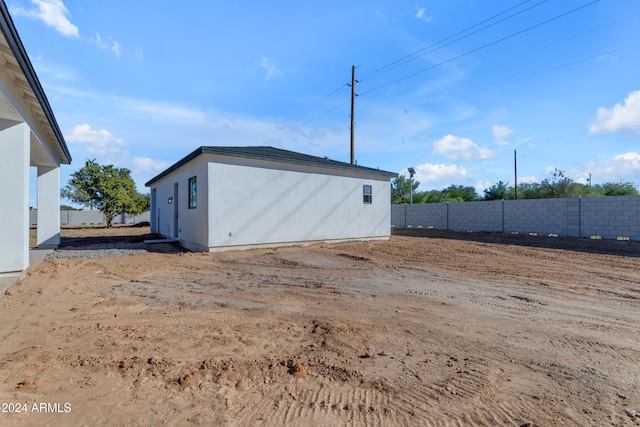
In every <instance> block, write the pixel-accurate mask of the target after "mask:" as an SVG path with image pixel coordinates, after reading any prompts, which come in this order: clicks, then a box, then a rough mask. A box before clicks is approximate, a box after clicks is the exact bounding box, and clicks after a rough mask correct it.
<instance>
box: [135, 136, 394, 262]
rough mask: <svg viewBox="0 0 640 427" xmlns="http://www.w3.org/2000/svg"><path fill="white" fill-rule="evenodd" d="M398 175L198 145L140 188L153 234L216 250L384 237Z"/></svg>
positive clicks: (268, 150)
mask: <svg viewBox="0 0 640 427" xmlns="http://www.w3.org/2000/svg"><path fill="white" fill-rule="evenodd" d="M395 176H397V174H395V173H392V172H385V171H382V170H378V169H373V168H367V167H362V166H356V165H351V164H348V163H343V162H338V161H335V160H329V159H326V158H322V157H315V156H309V155H306V154H300V153H296V152H292V151H287V150H281V149H278V148H273V147H200V148H198V149H197V150H195V151H194V152H192V153H191V154H189V155H188V156H186V157H185V158H183V159H182V160H180V161H179V162H177V163H176V164H174V165H173V166H171V167H170V168H168V169H167V170H165V171H164V172H162V173H161V174H159V175H158V176H156V177H155V178H153V179H151V180H150V181H149V182H147V183H146V184H145V185H146V186H147V187H150V188H151V231H152V232H156V233H159V234H161V235H164V236H167V237H170V238H176V239H179V240H180V242H181V244H182V245H183V246H184V247H185V248H187V249H190V250H194V251H217V250H227V249H242V248H252V247H265V246H277V245H287V244H293V243H310V242H317V241H341V240H350V239H356V240H365V239H388V238H389V235H390V234H391V195H390V191H391V189H390V185H389V184H390V182H389V180H390V179H391V178H393V177H395Z"/></svg>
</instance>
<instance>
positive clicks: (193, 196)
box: [189, 176, 198, 209]
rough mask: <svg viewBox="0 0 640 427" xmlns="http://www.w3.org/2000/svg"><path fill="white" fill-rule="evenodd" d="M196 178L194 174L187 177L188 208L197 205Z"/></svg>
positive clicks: (193, 207)
mask: <svg viewBox="0 0 640 427" xmlns="http://www.w3.org/2000/svg"><path fill="white" fill-rule="evenodd" d="M197 200H198V179H197V178H196V177H195V176H194V177H192V178H189V209H195V208H196V207H197V206H198V202H197Z"/></svg>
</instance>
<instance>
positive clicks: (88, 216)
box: [29, 209, 151, 228]
mask: <svg viewBox="0 0 640 427" xmlns="http://www.w3.org/2000/svg"><path fill="white" fill-rule="evenodd" d="M150 218H151V214H150V212H144V213H142V214H140V215H129V214H121V215H116V217H115V218H114V219H113V224H139V223H141V222H149V220H150ZM106 223H107V222H106V220H105V218H104V215H103V214H102V212H100V211H89V210H83V211H67V210H61V211H60V225H79V226H83V225H86V226H91V225H104V224H106ZM29 224H30V226H31V227H32V228H35V227H37V226H38V211H37V210H35V209H32V210H30V211H29Z"/></svg>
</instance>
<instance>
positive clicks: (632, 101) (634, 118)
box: [589, 90, 640, 133]
mask: <svg viewBox="0 0 640 427" xmlns="http://www.w3.org/2000/svg"><path fill="white" fill-rule="evenodd" d="M596 116H597V117H596V121H595V122H593V123H592V124H591V126H590V127H589V132H590V133H598V132H614V131H619V130H629V131H633V132H637V133H640V90H638V91H635V92H631V93H630V94H629V96H628V97H627V98H626V99H625V100H624V105H623V104H620V103H618V104H616V105H614V106H613V108H611V109H608V108H604V107H600V108H598V111H597V113H596Z"/></svg>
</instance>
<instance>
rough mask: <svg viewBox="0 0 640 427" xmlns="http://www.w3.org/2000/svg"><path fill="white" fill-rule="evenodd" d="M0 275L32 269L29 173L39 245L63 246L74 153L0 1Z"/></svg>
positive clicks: (18, 273)
mask: <svg viewBox="0 0 640 427" xmlns="http://www.w3.org/2000/svg"><path fill="white" fill-rule="evenodd" d="M0 30H1V31H0V32H1V34H0V183H2V185H0V277H3V276H14V275H17V276H19V275H20V274H22V272H23V270H26V269H27V267H29V254H30V252H29V226H30V224H29V208H30V206H29V205H30V203H29V202H30V188H29V186H30V170H31V167H35V168H37V175H38V178H37V205H38V206H37V207H38V221H37V222H38V229H37V238H36V239H37V241H36V243H37V245H38V247H40V248H53V247H56V246H57V245H58V243H59V242H60V165H61V164H69V163H71V155H70V154H69V150H68V149H67V146H66V143H65V141H64V138H63V136H62V133H61V132H60V129H59V128H58V124H57V123H56V119H55V117H54V115H53V112H52V111H51V107H50V106H49V102H48V101H47V97H46V96H45V94H44V91H43V90H42V87H41V86H40V82H39V81H38V77H37V76H36V73H35V71H34V70H33V67H32V65H31V62H30V61H29V58H28V57H27V53H26V51H25V49H24V46H23V45H22V42H21V41H20V37H19V36H18V33H17V31H16V28H15V26H14V24H13V21H12V20H11V16H10V15H9V11H8V10H7V6H6V4H5V3H4V1H0Z"/></svg>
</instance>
